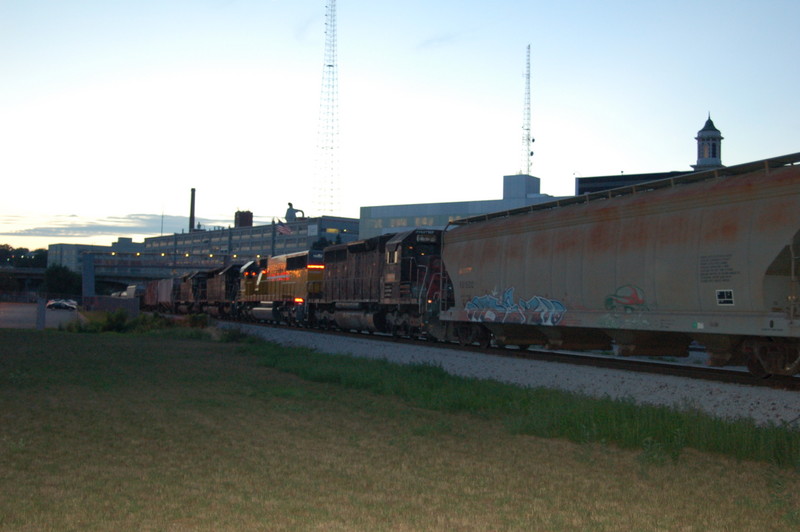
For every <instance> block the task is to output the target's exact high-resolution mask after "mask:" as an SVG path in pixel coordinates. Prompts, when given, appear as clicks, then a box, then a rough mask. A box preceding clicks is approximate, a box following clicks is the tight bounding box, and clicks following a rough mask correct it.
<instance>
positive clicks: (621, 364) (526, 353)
mask: <svg viewBox="0 0 800 532" xmlns="http://www.w3.org/2000/svg"><path fill="white" fill-rule="evenodd" d="M250 325H258V326H262V327H275V328H287V329H292V330H297V331H303V332H305V333H308V334H329V335H336V336H343V337H353V338H360V339H370V340H372V341H375V342H391V343H395V344H396V343H407V344H409V345H424V346H426V347H435V348H438V349H453V350H460V351H469V352H473V353H480V354H485V355H487V356H502V357H510V358H523V359H527V360H539V361H544V362H557V363H561V364H573V365H577V366H589V367H596V368H605V369H614V370H620V371H630V372H637V373H650V374H653V375H670V376H674V377H683V378H688V379H697V380H706V381H712V382H720V383H728V384H741V385H745V386H755V387H766V388H773V389H780V390H789V391H800V377H797V376H794V377H790V376H785V375H772V376H770V377H767V378H764V379H759V378H756V377H754V376H753V375H751V374H750V373H749V372H747V371H746V370H744V369H730V368H714V367H708V366H694V365H688V364H680V363H675V362H671V361H661V360H642V359H641V358H627V357H617V356H609V355H602V354H594V353H591V352H574V351H551V350H547V349H537V348H534V347H530V348H528V349H526V350H519V349H513V348H503V347H496V346H491V347H488V348H482V347H479V346H478V345H467V346H462V345H459V344H455V343H443V342H432V341H430V340H426V339H421V338H408V337H396V336H391V335H387V334H381V333H374V334H367V333H358V332H349V331H341V330H327V329H312V328H301V327H289V326H286V325H277V324H272V323H257V324H254V323H252V322H251V323H250Z"/></svg>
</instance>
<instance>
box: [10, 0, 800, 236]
mask: <svg viewBox="0 0 800 532" xmlns="http://www.w3.org/2000/svg"><path fill="white" fill-rule="evenodd" d="M325 7H326V2H325V0H314V1H311V0H260V1H257V0H249V1H244V0H242V1H237V0H191V1H190V0H175V1H169V0H157V1H150V0H136V1H127V2H125V1H112V0H98V1H77V0H60V1H55V0H54V1H44V0H24V1H23V0H0V176H2V183H3V191H2V194H0V243H8V244H11V245H12V246H15V247H21V246H25V247H30V248H37V247H46V246H47V245H48V244H54V243H97V244H110V243H111V242H112V241H114V240H116V238H117V237H119V236H130V237H133V238H134V239H136V240H137V241H140V240H141V239H142V238H144V237H146V236H155V235H159V234H169V233H173V232H180V231H181V230H185V229H186V228H187V227H188V215H189V198H190V189H191V188H195V189H196V190H197V217H198V219H199V220H200V221H201V222H202V223H204V224H206V225H207V226H214V225H218V226H225V227H227V226H229V225H232V224H233V216H234V212H235V211H236V210H250V211H252V212H253V213H254V216H255V220H256V223H257V224H259V223H267V222H268V221H270V220H271V219H272V218H273V217H281V216H283V214H284V212H285V209H286V204H287V202H290V201H291V202H293V203H294V205H295V207H298V208H301V209H303V210H304V211H305V213H306V214H307V215H310V216H314V215H315V214H316V213H315V212H314V211H313V208H312V202H313V199H312V198H313V191H312V187H313V180H312V174H313V172H314V159H315V155H316V144H317V127H318V123H317V120H318V113H319V106H320V88H321V76H322V66H323V53H324V46H325V34H324V31H325ZM337 16H338V17H337V18H338V25H337V30H338V31H337V33H338V77H339V117H340V121H339V130H340V136H339V145H340V152H339V153H340V155H339V158H340V161H341V167H340V174H341V181H340V188H341V196H340V199H339V203H340V204H341V212H340V213H339V214H340V215H342V216H349V217H358V215H359V207H360V206H369V205H388V204H405V203H431V202H448V201H465V200H483V199H498V198H500V197H501V196H502V176H503V175H506V174H513V173H517V172H518V171H519V170H520V167H521V151H522V150H521V139H522V123H523V113H522V111H523V96H524V76H523V74H524V71H525V50H526V46H527V45H528V44H530V45H531V124H532V134H533V136H534V137H535V138H536V142H535V144H534V151H535V155H534V157H533V165H532V172H531V173H532V174H533V175H535V176H537V177H539V178H541V180H542V192H544V193H547V194H552V195H568V194H572V193H573V192H574V179H575V177H588V176H593V175H608V174H618V173H620V172H625V173H640V172H662V171H671V170H687V171H689V170H690V165H691V164H693V163H694V162H695V161H696V153H695V140H694V137H695V136H696V134H697V131H698V130H699V129H701V128H702V126H703V124H704V122H705V120H706V118H707V117H708V115H709V113H710V115H711V117H712V119H713V120H714V123H715V124H716V126H717V127H718V128H719V129H720V130H721V131H722V134H723V136H724V137H725V140H724V141H723V145H722V162H723V163H724V164H726V165H733V164H739V163H744V162H748V161H753V160H758V159H764V158H768V157H773V156H777V155H785V154H789V153H795V152H800V105H799V104H798V100H797V91H798V87H800V79H798V78H800V71H799V70H798V68H797V62H798V58H799V57H800V32H798V31H797V21H798V20H800V2H797V1H796V0H763V1H761V2H755V1H743V0H729V1H726V2H719V1H711V0H693V1H688V0H674V1H672V2H655V1H649V0H641V1H638V2H634V1H618V0H609V1H605V2H595V1H578V0H565V1H562V2H544V1H530V0H528V1H510V0H497V1H494V2H478V1H471V0H461V1H454V0H439V1H436V2H430V1H418V0H408V1H406V2H374V1H372V2H368V1H365V0H340V1H339V2H337Z"/></svg>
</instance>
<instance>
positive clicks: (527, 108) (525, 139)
mask: <svg viewBox="0 0 800 532" xmlns="http://www.w3.org/2000/svg"><path fill="white" fill-rule="evenodd" d="M533 142H534V139H533V137H531V45H530V44H529V45H528V53H527V57H526V59H525V100H524V102H523V106H522V168H521V169H520V173H523V174H525V175H531V157H532V156H533V149H532V148H533Z"/></svg>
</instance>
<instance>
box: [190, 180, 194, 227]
mask: <svg viewBox="0 0 800 532" xmlns="http://www.w3.org/2000/svg"><path fill="white" fill-rule="evenodd" d="M192 231H194V189H192V204H191V206H190V207H189V232H190V233H191V232H192Z"/></svg>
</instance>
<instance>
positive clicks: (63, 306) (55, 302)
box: [45, 299, 78, 310]
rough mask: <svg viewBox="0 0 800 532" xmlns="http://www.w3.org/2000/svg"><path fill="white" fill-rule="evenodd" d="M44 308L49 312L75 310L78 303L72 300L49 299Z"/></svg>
mask: <svg viewBox="0 0 800 532" xmlns="http://www.w3.org/2000/svg"><path fill="white" fill-rule="evenodd" d="M45 306H46V307H47V308H49V309H50V310H77V308H78V303H77V302H75V301H74V300H72V299H51V300H50V301H48V302H47V305H45Z"/></svg>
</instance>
